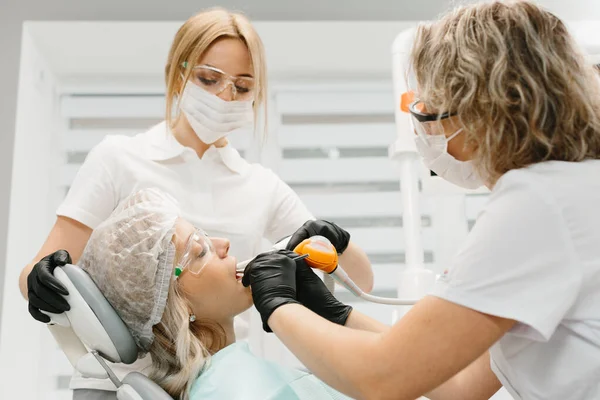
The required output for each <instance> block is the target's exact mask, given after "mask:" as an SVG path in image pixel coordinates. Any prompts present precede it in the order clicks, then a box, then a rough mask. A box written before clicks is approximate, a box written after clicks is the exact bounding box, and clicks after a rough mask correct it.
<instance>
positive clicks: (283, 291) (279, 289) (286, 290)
mask: <svg viewBox="0 0 600 400" xmlns="http://www.w3.org/2000/svg"><path fill="white" fill-rule="evenodd" d="M290 253H291V252H286V253H281V252H271V253H264V254H259V255H258V256H257V257H256V258H255V259H254V260H252V261H251V262H250V264H248V266H247V267H246V269H245V270H244V277H243V278H242V284H243V285H244V286H246V287H248V286H250V289H251V290H252V299H253V300H254V307H256V309H257V310H258V312H259V313H260V317H261V319H262V322H263V329H264V330H265V332H273V331H272V330H271V328H270V327H269V324H267V321H268V320H269V317H270V316H271V314H273V311H275V310H276V309H277V307H280V306H282V305H284V304H291V303H296V304H297V303H298V301H297V300H296V262H295V261H294V260H292V259H291V258H290V257H289V256H288V255H286V254H290ZM291 254H294V255H295V256H297V254H295V253H291ZM294 255H293V256H294ZM293 256H292V257H293Z"/></svg>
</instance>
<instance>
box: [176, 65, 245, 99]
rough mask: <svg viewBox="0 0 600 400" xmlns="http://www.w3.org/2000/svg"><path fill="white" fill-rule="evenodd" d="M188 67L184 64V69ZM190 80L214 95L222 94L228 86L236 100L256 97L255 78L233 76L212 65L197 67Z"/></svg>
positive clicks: (193, 69) (193, 70) (194, 68)
mask: <svg viewBox="0 0 600 400" xmlns="http://www.w3.org/2000/svg"><path fill="white" fill-rule="evenodd" d="M187 66H188V64H187V62H184V63H183V67H184V68H187ZM190 79H191V80H192V82H194V83H195V84H196V85H198V86H200V87H201V88H203V89H204V90H206V91H207V92H209V93H212V94H214V95H218V94H220V93H222V92H223V91H224V90H225V89H227V87H228V86H231V90H232V91H233V99H234V100H239V101H244V100H252V99H253V97H254V88H255V84H254V78H252V77H249V76H231V75H228V74H226V73H225V72H223V71H221V70H220V69H218V68H215V67H211V66H210V65H196V66H195V67H193V68H192V72H191V75H190Z"/></svg>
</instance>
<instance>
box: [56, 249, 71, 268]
mask: <svg viewBox="0 0 600 400" xmlns="http://www.w3.org/2000/svg"><path fill="white" fill-rule="evenodd" d="M52 261H53V265H54V266H55V267H62V266H63V265H66V264H71V263H72V262H73V261H72V260H71V255H70V254H69V252H68V251H66V250H58V251H56V252H54V253H53V254H52Z"/></svg>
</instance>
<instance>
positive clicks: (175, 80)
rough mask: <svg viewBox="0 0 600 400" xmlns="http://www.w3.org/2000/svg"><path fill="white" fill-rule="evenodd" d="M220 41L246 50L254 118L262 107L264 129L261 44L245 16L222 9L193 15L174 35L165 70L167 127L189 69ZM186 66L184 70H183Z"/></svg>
mask: <svg viewBox="0 0 600 400" xmlns="http://www.w3.org/2000/svg"><path fill="white" fill-rule="evenodd" d="M221 38H235V39H239V40H241V41H242V42H243V43H244V44H245V45H246V47H247V48H248V52H249V53H250V58H251V60H252V68H253V70H254V82H255V97H254V115H255V117H256V120H258V119H259V118H258V117H259V115H258V111H259V110H260V108H261V107H262V109H263V112H264V114H263V118H264V126H266V120H267V119H266V117H267V111H266V110H267V105H266V92H267V71H266V63H265V51H264V46H263V43H262V41H261V39H260V37H259V36H258V33H257V32H256V30H255V29H254V27H253V26H252V24H251V23H250V21H249V20H248V19H247V18H246V17H245V16H244V15H242V14H238V13H232V12H229V11H227V10H225V9H223V8H213V9H210V10H206V11H203V12H200V13H198V14H196V15H194V16H193V17H191V18H190V19H188V20H187V21H185V23H184V24H183V25H182V26H181V27H180V28H179V30H178V31H177V34H176V35H175V39H174V40H173V44H172V45H171V50H170V51H169V57H168V59H167V65H166V66H165V81H166V85H167V93H166V98H167V99H166V100H167V101H166V103H167V105H166V120H167V123H168V125H169V126H171V127H172V126H173V124H174V123H175V122H176V119H175V121H174V118H173V105H174V104H175V103H176V101H177V98H178V97H179V95H180V94H181V91H182V90H183V87H184V86H185V84H186V83H187V81H188V80H189V77H190V74H191V72H192V67H194V66H195V65H196V63H197V62H198V60H200V58H202V55H203V54H204V52H205V51H206V50H207V49H208V48H209V47H210V45H211V44H213V43H214V42H215V41H217V40H218V39H221ZM185 62H187V68H183V64H184V63H185ZM182 74H183V77H182Z"/></svg>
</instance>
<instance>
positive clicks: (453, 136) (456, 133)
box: [446, 128, 463, 142]
mask: <svg viewBox="0 0 600 400" xmlns="http://www.w3.org/2000/svg"><path fill="white" fill-rule="evenodd" d="M462 131H463V128H460V129H459V130H457V131H456V132H454V133H453V134H452V135H450V137H448V138H447V139H446V142H449V141H451V140H452V139H454V138H455V137H457V136H458V135H459V134H460V133H461V132H462Z"/></svg>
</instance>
